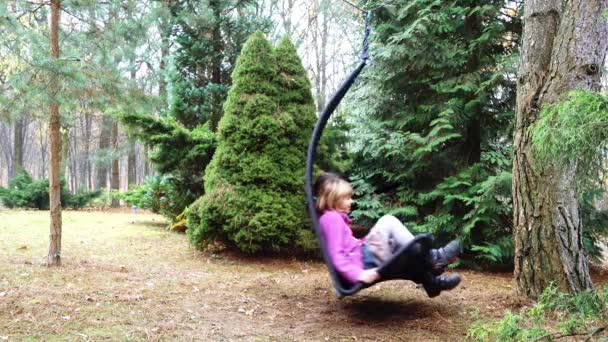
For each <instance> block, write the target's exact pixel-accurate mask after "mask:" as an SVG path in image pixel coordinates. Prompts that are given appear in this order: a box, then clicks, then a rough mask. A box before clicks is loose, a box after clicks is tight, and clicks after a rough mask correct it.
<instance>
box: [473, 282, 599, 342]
mask: <svg viewBox="0 0 608 342" xmlns="http://www.w3.org/2000/svg"><path fill="white" fill-rule="evenodd" d="M476 316H477V317H476V320H475V322H474V323H473V324H472V325H471V326H470V327H469V330H468V335H467V337H469V338H471V339H472V340H475V341H536V340H539V339H541V338H542V339H545V340H549V341H552V340H553V339H557V338H560V337H566V336H576V335H586V336H591V335H592V334H593V333H594V332H596V331H597V329H598V328H601V327H602V325H604V324H605V323H606V319H608V286H604V287H603V288H601V289H598V290H596V291H594V290H586V291H583V292H581V293H579V294H576V295H571V294H566V293H563V292H560V291H559V289H558V288H557V286H555V285H554V284H551V285H550V286H548V287H547V288H546V289H545V290H544V291H543V293H542V294H541V296H540V297H539V299H538V302H537V303H536V304H535V305H534V306H533V307H532V308H530V309H528V310H526V311H525V312H523V313H520V314H514V313H512V312H511V311H506V312H505V314H504V316H503V317H502V318H501V319H499V320H496V321H492V320H483V319H481V318H479V317H478V314H477V315H476Z"/></svg>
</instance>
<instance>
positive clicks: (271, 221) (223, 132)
mask: <svg viewBox="0 0 608 342" xmlns="http://www.w3.org/2000/svg"><path fill="white" fill-rule="evenodd" d="M233 80H234V84H233V87H232V88H231V90H230V92H229V94H228V100H227V102H226V105H225V114H224V116H223V117H222V119H221V121H220V123H219V129H218V134H219V135H218V146H217V151H216V153H215V154H214V156H213V159H212V161H211V163H210V164H209V166H208V167H207V170H206V171H205V195H204V196H202V197H201V198H199V199H198V200H197V201H196V202H195V203H193V204H192V206H191V207H190V210H189V212H188V230H187V233H188V236H189V237H190V239H191V241H192V242H193V243H194V244H195V245H196V246H199V247H201V246H205V245H207V244H209V243H212V242H215V241H221V242H223V243H226V244H229V245H234V246H236V247H238V248H239V249H241V250H242V251H245V252H248V253H272V252H279V251H286V250H293V249H294V247H300V248H310V247H311V246H314V240H313V236H312V234H309V233H308V234H307V233H303V232H302V231H303V230H306V229H307V228H308V227H307V224H306V215H305V211H304V209H305V198H304V194H303V191H302V189H301V187H302V178H303V176H304V168H305V151H306V146H307V144H308V138H309V136H310V133H311V130H312V124H313V122H314V121H315V112H314V103H313V101H312V96H311V94H310V84H309V81H308V79H307V78H306V71H305V70H304V68H303V67H302V65H301V61H300V59H299V57H298V55H297V53H296V50H295V48H294V47H293V45H292V44H291V43H290V42H289V40H287V39H284V40H282V41H281V42H280V43H279V44H278V45H277V47H276V48H275V49H274V50H273V48H272V46H271V45H270V43H269V42H268V41H267V40H266V38H264V36H263V35H262V34H261V33H255V34H253V35H252V36H251V37H250V38H249V39H248V41H247V43H246V44H245V46H244V47H243V50H242V52H241V55H240V56H239V58H238V60H237V66H236V68H235V70H234V73H233ZM302 239H304V240H302ZM309 239H310V240H309Z"/></svg>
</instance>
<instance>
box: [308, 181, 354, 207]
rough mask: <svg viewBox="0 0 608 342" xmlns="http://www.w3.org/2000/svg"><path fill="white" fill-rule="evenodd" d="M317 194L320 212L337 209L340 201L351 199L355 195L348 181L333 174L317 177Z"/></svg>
mask: <svg viewBox="0 0 608 342" xmlns="http://www.w3.org/2000/svg"><path fill="white" fill-rule="evenodd" d="M315 192H316V194H317V209H318V210H319V211H324V210H333V209H336V206H337V204H338V201H339V200H341V199H343V198H345V197H351V196H352V195H353V193H354V191H353V188H352V187H351V186H350V184H349V183H348V182H347V181H345V180H344V179H342V178H340V176H338V175H336V174H333V173H324V174H322V175H320V176H319V177H317V179H316V181H315Z"/></svg>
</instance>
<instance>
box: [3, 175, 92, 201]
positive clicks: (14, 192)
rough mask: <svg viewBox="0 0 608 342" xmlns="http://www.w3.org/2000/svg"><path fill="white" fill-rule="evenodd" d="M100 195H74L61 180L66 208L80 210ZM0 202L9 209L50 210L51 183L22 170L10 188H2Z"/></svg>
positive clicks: (78, 193)
mask: <svg viewBox="0 0 608 342" xmlns="http://www.w3.org/2000/svg"><path fill="white" fill-rule="evenodd" d="M100 193H101V192H100V191H91V192H77V193H76V194H72V193H71V192H70V191H69V190H68V189H67V187H66V185H65V182H64V181H63V180H61V204H62V206H63V207H65V208H72V209H80V208H82V207H84V206H85V205H87V204H88V203H89V202H90V201H91V200H93V199H94V198H95V197H97V196H99V194H100ZM0 200H1V201H2V203H3V204H4V205H5V206H7V207H9V208H34V209H41V210H46V209H49V181H48V180H47V179H45V180H39V181H35V180H34V179H32V176H30V174H29V173H28V172H27V171H25V170H20V171H19V172H17V174H16V175H15V177H14V178H13V179H12V180H11V181H10V182H9V184H8V188H6V189H4V188H2V187H0Z"/></svg>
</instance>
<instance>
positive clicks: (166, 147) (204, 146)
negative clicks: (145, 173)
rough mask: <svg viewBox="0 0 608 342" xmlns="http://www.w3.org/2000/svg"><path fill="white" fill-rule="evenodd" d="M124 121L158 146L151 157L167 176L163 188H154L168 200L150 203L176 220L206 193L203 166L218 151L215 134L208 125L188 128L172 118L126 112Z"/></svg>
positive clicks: (133, 132) (134, 130) (150, 142)
mask: <svg viewBox="0 0 608 342" xmlns="http://www.w3.org/2000/svg"><path fill="white" fill-rule="evenodd" d="M121 121H122V122H123V123H124V124H125V125H126V126H127V127H128V128H129V132H130V133H131V135H132V136H133V137H136V138H137V139H139V140H141V141H143V142H145V143H146V144H149V145H152V146H155V147H156V148H155V150H154V151H153V152H152V154H151V156H150V160H151V161H152V162H153V163H154V165H155V166H156V169H157V170H158V171H159V172H160V173H161V174H163V175H164V177H163V178H162V181H161V182H162V190H159V189H155V190H153V191H157V190H158V191H160V192H161V193H162V194H163V195H160V196H158V197H157V198H159V199H160V198H164V199H165V201H163V203H164V204H163V205H159V206H157V205H156V204H154V205H152V203H153V202H151V203H150V205H152V206H153V207H154V208H156V210H159V212H160V213H161V214H163V215H165V216H167V217H168V218H169V219H174V218H175V217H176V216H177V215H179V214H180V213H181V212H182V211H183V210H184V208H185V207H186V206H188V205H189V204H190V203H192V202H193V201H194V200H196V198H198V197H199V196H200V195H201V194H202V193H203V174H204V167H205V166H206V165H207V164H209V161H210V160H211V156H212V155H213V152H214V151H215V136H214V134H213V133H212V132H211V131H210V130H209V126H208V125H200V126H197V127H196V128H194V129H193V130H188V129H186V128H184V127H182V126H181V125H180V124H179V123H177V122H176V121H175V120H174V119H172V118H171V117H166V118H161V119H155V118H153V117H151V116H149V115H142V114H135V113H129V114H125V115H123V116H122V117H121ZM154 182H155V181H152V183H151V184H154ZM151 209H152V208H151ZM152 210H155V209H152Z"/></svg>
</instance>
